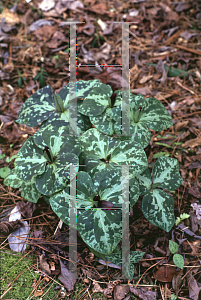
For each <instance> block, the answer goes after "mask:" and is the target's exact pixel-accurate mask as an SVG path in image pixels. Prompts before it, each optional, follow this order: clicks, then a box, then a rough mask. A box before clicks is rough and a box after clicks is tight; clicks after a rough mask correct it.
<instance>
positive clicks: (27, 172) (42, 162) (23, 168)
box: [15, 149, 47, 181]
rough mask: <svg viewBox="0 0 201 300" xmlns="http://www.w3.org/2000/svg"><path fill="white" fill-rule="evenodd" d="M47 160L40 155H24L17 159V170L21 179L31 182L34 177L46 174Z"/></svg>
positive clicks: (31, 153) (30, 153)
mask: <svg viewBox="0 0 201 300" xmlns="http://www.w3.org/2000/svg"><path fill="white" fill-rule="evenodd" d="M46 162H47V160H46V159H45V158H44V156H42V155H41V154H38V153H33V152H31V149H30V152H28V153H24V156H20V157H17V158H16V159H15V170H16V173H17V175H18V176H19V178H20V179H22V180H24V181H29V180H31V178H32V177H33V176H36V175H40V174H42V173H44V172H45V166H46Z"/></svg>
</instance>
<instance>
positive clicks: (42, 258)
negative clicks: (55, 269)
mask: <svg viewBox="0 0 201 300" xmlns="http://www.w3.org/2000/svg"><path fill="white" fill-rule="evenodd" d="M39 261H40V268H41V270H42V271H43V272H45V273H47V274H51V271H50V266H49V264H48V263H47V261H46V258H45V256H44V255H43V254H42V255H40V256H39Z"/></svg>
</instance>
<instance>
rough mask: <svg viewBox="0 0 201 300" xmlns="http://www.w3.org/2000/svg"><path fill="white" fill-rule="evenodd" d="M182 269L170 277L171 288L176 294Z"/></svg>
mask: <svg viewBox="0 0 201 300" xmlns="http://www.w3.org/2000/svg"><path fill="white" fill-rule="evenodd" d="M182 277H183V270H181V271H180V272H179V274H178V275H174V276H173V278H172V288H173V290H174V291H175V294H176V295H178V292H179V288H180V286H181V284H182Z"/></svg>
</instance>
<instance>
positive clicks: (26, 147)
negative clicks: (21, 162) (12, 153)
mask: <svg viewBox="0 0 201 300" xmlns="http://www.w3.org/2000/svg"><path fill="white" fill-rule="evenodd" d="M30 151H31V152H32V153H34V154H35V153H37V154H40V155H43V151H42V150H41V149H40V148H38V147H37V146H36V144H35V143H34V137H33V136H30V137H29V138H28V139H27V140H26V142H25V143H24V144H23V146H22V147H21V148H20V150H19V151H18V153H17V156H22V157H23V156H24V155H25V154H27V153H29V152H30Z"/></svg>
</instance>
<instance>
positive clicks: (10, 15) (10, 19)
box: [0, 7, 20, 25]
mask: <svg viewBox="0 0 201 300" xmlns="http://www.w3.org/2000/svg"><path fill="white" fill-rule="evenodd" d="M2 18H3V19H5V20H6V23H8V24H9V25H12V24H13V25H14V24H18V23H20V18H19V16H18V14H17V13H16V12H11V11H10V10H9V9H8V8H6V7H4V9H3V11H2V13H1V15H0V19H2Z"/></svg>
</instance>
